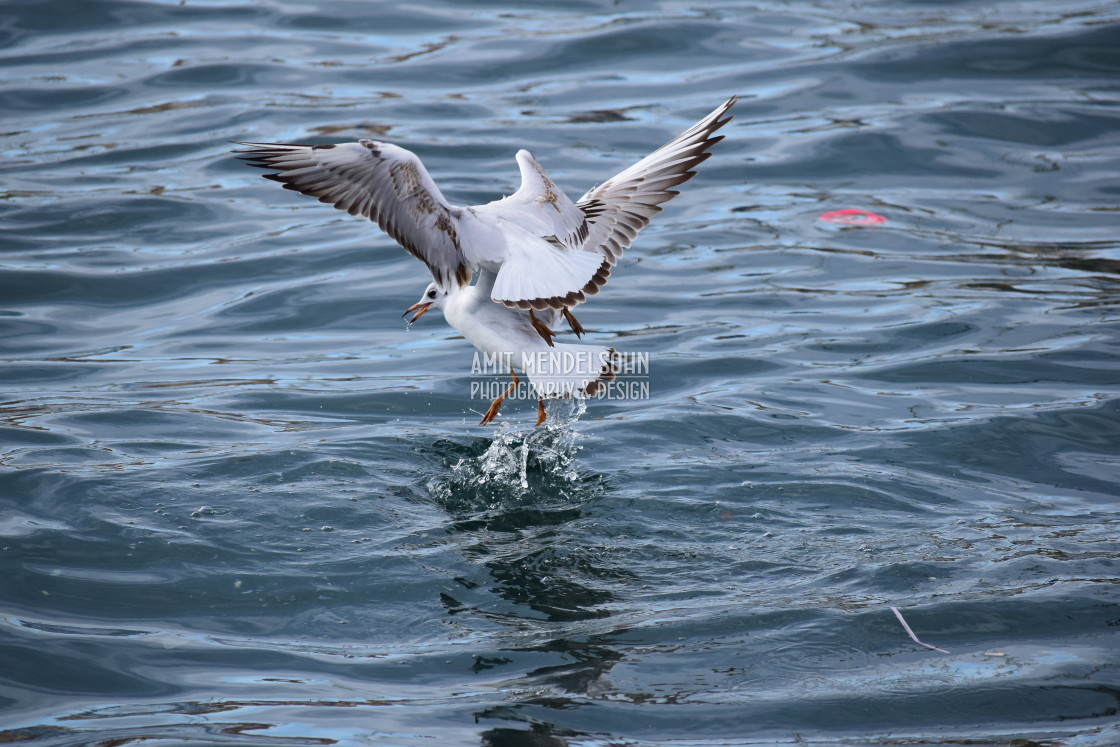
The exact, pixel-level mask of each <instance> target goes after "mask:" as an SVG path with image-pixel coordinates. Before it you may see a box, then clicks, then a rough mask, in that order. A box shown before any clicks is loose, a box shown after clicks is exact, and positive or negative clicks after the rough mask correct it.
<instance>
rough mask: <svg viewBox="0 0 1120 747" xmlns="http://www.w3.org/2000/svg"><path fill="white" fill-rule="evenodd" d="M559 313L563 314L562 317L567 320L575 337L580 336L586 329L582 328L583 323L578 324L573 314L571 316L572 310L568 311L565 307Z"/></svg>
mask: <svg viewBox="0 0 1120 747" xmlns="http://www.w3.org/2000/svg"><path fill="white" fill-rule="evenodd" d="M560 313H561V314H563V315H564V319H565V320H566V321H567V322H568V326H569V327H571V328H572V331H573V332H575V333H576V337H582V336H583V333H584V332H586V331H587V330H585V329H584V328H583V325H582V324H580V323H579V321H578V320H577V319H576V318H575V317H574V316H572V312H570V311H568V310H567V309H562V310H561V311H560Z"/></svg>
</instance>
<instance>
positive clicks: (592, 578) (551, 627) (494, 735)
mask: <svg viewBox="0 0 1120 747" xmlns="http://www.w3.org/2000/svg"><path fill="white" fill-rule="evenodd" d="M553 409H554V411H553V412H550V417H549V420H548V421H547V422H546V426H545V427H542V428H538V429H535V430H533V431H531V432H528V433H526V434H516V433H513V432H512V431H511V430H510V429H509V428H508V427H507V426H502V427H500V428H499V430H498V431H497V433H495V435H494V436H493V438H492V439H479V440H478V441H475V442H473V443H471V444H469V445H465V446H463V445H455V444H451V443H448V442H442V443H440V444H437V446H436V448H437V449H439V450H441V451H442V452H443V455H444V456H443V462H444V467H445V469H446V470H447V472H446V473H445V474H444V475H443V476H441V477H439V478H436V479H434V480H432V481H431V483H430V484H429V490H430V494H431V496H432V498H433V499H434V500H435V501H436V502H437V503H438V504H439V505H440V506H441V507H442V508H443V510H445V511H446V512H447V513H448V515H449V518H450V521H449V523H448V524H447V531H448V532H449V533H450V534H452V535H453V536H454V537H455V538H456V542H457V543H458V545H459V553H460V555H461V557H462V558H463V559H465V560H467V561H469V562H470V563H471V564H472V565H473V566H475V567H477V568H478V569H479V570H480V571H482V572H483V574H480V575H481V579H484V580H481V579H480V577H479V576H476V577H475V579H474V580H471V579H468V578H464V577H458V578H456V579H455V581H456V583H458V584H459V586H460V587H461V589H462V593H456V592H454V591H444V592H442V593H441V594H440V603H441V604H442V605H443V608H444V609H445V610H446V611H447V613H448V614H449V615H452V616H457V617H458V616H462V617H465V618H469V617H470V616H479V617H481V618H482V619H485V620H486V621H487V622H491V623H497V624H499V625H500V626H502V627H505V628H507V629H509V630H511V631H516V633H517V634H518V636H519V638H518V639H517V640H518V641H519V642H518V643H515V644H513V645H509V646H507V647H504V648H498V649H497V650H494V651H492V652H489V653H487V654H485V655H477V656H476V657H475V661H474V665H473V666H472V671H475V672H483V671H487V670H493V671H494V672H495V673H501V672H502V668H503V667H505V666H507V665H511V664H514V663H515V659H517V660H523V662H524V660H528V661H534V660H537V661H539V660H540V659H541V658H542V655H543V657H544V658H545V659H546V661H547V663H545V664H543V665H540V666H535V667H533V668H529V669H526V670H522V671H521V672H520V673H519V674H517V675H515V676H514V678H513V679H512V680H507V681H505V682H503V683H502V684H503V689H505V688H513V689H516V691H518V692H526V691H527V692H529V693H532V694H531V695H530V696H528V697H525V698H518V699H514V700H511V701H509V702H506V703H503V704H502V705H500V706H496V707H491V708H487V709H484V710H481V711H478V712H476V713H475V714H474V716H475V719H476V720H481V719H488V718H489V719H501V720H512V721H529V722H530V723H531V727H530V730H529V731H523V730H519V729H511V728H497V729H490V730H488V731H486V732H484V733H483V734H482V744H484V745H501V744H540V745H562V744H566V741H565V739H564V738H565V737H571V736H575V735H576V733H575V732H572V731H570V730H565V729H561V730H559V731H557V730H556V729H555V727H553V726H552V725H551V724H548V723H543V722H539V721H537V720H533V719H529V718H528V717H527V716H525V715H524V714H523V713H522V711H521V709H522V708H523V707H524V706H537V707H542V706H543V707H546V708H560V709H563V708H569V707H573V706H575V705H577V703H578V702H579V701H580V700H581V699H583V697H584V696H586V695H587V694H589V693H591V692H594V691H595V690H596V689H597V684H598V683H601V681H602V678H603V676H604V675H605V673H606V672H608V671H609V670H610V669H611V667H613V666H614V665H615V664H616V663H617V662H619V661H621V660H622V659H623V654H622V653H621V652H620V651H619V650H618V648H617V647H616V646H615V645H613V643H612V640H611V638H612V637H613V636H615V635H617V634H618V633H619V632H621V631H620V630H608V632H606V633H603V632H602V625H592V627H590V628H589V627H587V626H586V625H581V623H593V622H594V621H606V620H608V619H609V618H610V617H611V616H612V614H613V613H612V611H611V610H610V609H609V608H608V605H610V604H611V603H612V602H616V601H618V599H617V596H616V594H615V593H614V592H613V591H612V587H615V586H616V585H618V584H619V583H620V582H623V583H625V582H631V581H635V580H637V576H636V574H634V573H633V572H631V571H630V570H628V569H626V568H624V567H621V566H619V565H617V564H614V563H611V562H608V558H609V557H610V555H609V554H608V553H607V552H606V548H602V547H595V546H588V545H587V544H586V541H584V542H578V541H576V539H575V538H576V536H577V533H579V532H580V528H581V526H586V524H587V523H588V522H592V521H594V510H593V504H594V502H595V501H596V499H598V498H600V497H601V496H602V495H603V494H604V493H605V492H607V491H608V490H609V486H608V484H607V483H606V481H605V479H604V478H603V476H602V475H600V474H597V473H594V472H588V471H586V470H585V469H583V468H582V465H580V464H579V463H578V461H577V460H576V455H577V454H578V452H579V451H580V448H581V447H580V445H579V434H578V430H577V427H576V426H577V421H578V418H579V416H580V415H581V414H582V413H583V411H584V409H585V406H584V404H583V403H579V402H575V403H566V404H565V403H555V404H554V405H553ZM583 536H586V534H584V535H583ZM494 599H497V600H501V602H500V603H495V602H494V601H493V600H494ZM596 631H598V632H596ZM556 633H563V634H565V635H561V636H558V637H553V636H555V634H556ZM573 633H584V634H583V635H579V634H577V635H572V634H573ZM526 634H528V636H527V640H526V638H525V636H526ZM501 639H502V638H501V636H498V637H497V640H501ZM598 689H601V687H599V688H598Z"/></svg>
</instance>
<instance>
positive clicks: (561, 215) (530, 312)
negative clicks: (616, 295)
mask: <svg viewBox="0 0 1120 747" xmlns="http://www.w3.org/2000/svg"><path fill="white" fill-rule="evenodd" d="M735 101H736V99H735V97H732V98H730V99H728V100H727V101H725V102H724V103H723V104H721V105H720V106H718V107H717V108H716V109H715V110H714V111H712V112H711V113H710V114H708V115H707V116H705V117H704V118H703V119H701V120H700V121H699V122H697V123H696V124H695V125H693V126H692V127H690V128H688V129H687V130H685V131H684V132H682V133H681V134H680V135H678V136H677V137H675V138H673V139H672V140H671V141H670V142H668V143H667V144H666V145H664V146H662V147H661V148H659V149H657V150H656V151H654V152H653V153H651V154H650V155H648V156H646V157H645V158H643V159H642V160H640V161H638V162H637V163H636V164H634V165H633V166H631V167H629V168H627V169H625V170H623V171H622V172H620V173H618V174H616V175H615V176H613V177H611V178H610V179H608V180H607V181H605V182H603V183H602V184H600V185H598V186H596V187H592V188H591V189H590V190H588V191H587V193H586V194H584V195H583V197H581V198H580V199H579V200H578V201H576V202H572V201H571V200H570V199H569V198H568V197H567V196H566V195H565V194H564V193H563V192H562V191H560V189H559V188H558V187H557V186H556V184H555V183H553V181H552V180H551V179H549V178H548V176H547V175H546V174H545V172H544V169H543V168H542V167H541V166H540V164H539V163H537V161H536V159H534V158H533V156H532V155H531V154H530V153H529V152H528V151H525V150H521V151H518V152H517V155H516V161H517V165H518V168H519V170H520V172H521V187H520V188H519V189H518V190H517V191H516V192H514V193H513V194H512V195H510V196H509V197H505V198H503V199H500V200H496V201H494V202H490V203H487V204H485V205H475V206H472V207H458V206H454V205H451V204H450V203H448V202H447V200H446V199H444V197H443V194H442V193H441V192H440V191H439V188H438V187H437V186H436V185H435V182H434V181H432V178H431V176H429V174H428V172H427V170H426V169H425V168H424V165H423V164H422V163H421V162H420V159H419V158H417V156H416V154H414V153H412V152H411V151H408V150H405V149H404V148H401V147H399V146H396V145H392V144H389V143H383V142H379V141H376V140H365V139H363V140H359V141H358V142H356V143H339V144H334V145H286V144H270V143H238V144H239V145H242V146H245V147H244V148H242V149H240V150H238V151H236V152H237V153H239V154H241V155H240V157H241V158H243V159H245V160H246V161H248V162H249V164H250V165H253V166H258V167H260V168H264V169H270V170H272V172H273V173H269V174H265V178H267V179H272V180H273V181H277V182H280V183H281V184H283V185H284V187H285V188H286V189H291V190H295V191H297V192H300V193H302V194H306V195H310V196H312V197H316V198H318V199H319V201H320V202H325V203H328V204H331V205H334V206H335V207H336V208H339V209H340V210H345V211H347V212H348V213H350V214H351V215H364V216H366V217H367V218H369V219H371V220H373V221H374V222H376V223H377V224H378V225H379V226H380V227H381V229H382V230H384V231H385V232H386V233H387V234H389V235H390V236H391V237H392V238H393V239H395V240H396V241H397V242H398V243H399V244H400V245H401V246H402V247H404V248H405V249H406V250H407V251H408V252H409V253H411V254H412V255H413V256H415V257H416V258H417V259H419V260H421V261H422V262H424V264H426V265H427V266H428V269H429V271H430V272H431V274H432V277H433V280H434V282H433V283H432V284H431V285H430V286H428V288H427V289H426V290H425V292H424V296H423V297H422V298H421V300H420V301H419V302H417V303H416V304H414V305H413V306H411V307H410V308H409V309H408V311H406V312H405V315H407V314H410V313H413V312H415V315H414V316H413V317H412V319H411V321H410V323H411V322H415V321H416V320H417V319H419V318H420V317H422V316H423V315H424V314H426V313H427V312H428V311H429V310H430V309H432V308H439V309H441V310H442V311H443V313H444V317H445V318H446V319H447V322H448V323H449V324H450V325H451V326H452V327H454V328H455V329H456V330H458V331H459V332H460V333H461V334H462V335H463V336H464V337H465V338H467V340H469V341H470V342H471V343H472V344H474V345H475V347H477V348H478V349H479V350H480V351H482V352H483V353H486V354H491V353H492V354H495V355H502V356H506V357H508V359H509V364H510V365H509V373H510V375H511V377H513V380H514V384H511V385H510V388H509V389H507V390H506V393H505V394H503V395H502V396H500V397H497V398H496V399H495V400H494V401H493V403H492V404H491V406H490V409H489V410H488V411H487V413H486V415H485V416H484V417H483V419H482V422H483V423H488V422H490V421H491V420H493V418H494V416H495V415H496V414H497V411H498V407H499V406H500V405H501V402H502V400H503V398H504V397H505V396H508V393H509V392H511V391H512V389H513V387H514V386H516V384H517V383H518V381H519V380H518V379H517V375H516V372H517V371H521V372H523V373H525V374H527V375H528V377H529V381H530V384H531V385H532V386H533V389H534V393H536V394H537V395H538V412H539V415H538V424H539V423H540V422H541V421H542V420H543V413H544V410H543V404H542V402H541V399H540V398H544V397H564V396H590V395H592V394H593V393H594V392H595V391H597V390H598V387H599V385H601V383H602V382H603V381H607V380H608V379H606V378H604V377H607V376H609V375H611V372H612V371H613V364H612V365H608V364H607V363H603V364H602V365H600V363H599V360H600V356H599V354H605V353H606V352H607V351H608V348H605V347H601V346H593V345H564V344H563V343H558V342H556V341H554V339H553V338H554V337H555V332H554V331H553V328H554V327H555V326H556V325H558V324H559V323H560V321H561V320H563V321H565V322H566V323H567V324H568V326H569V327H570V328H571V329H572V331H573V332H574V333H575V334H576V335H577V337H578V336H580V335H582V334H583V333H584V329H583V327H582V325H580V323H579V322H578V321H577V320H576V318H575V316H573V315H572V311H571V310H572V309H573V308H575V307H576V306H578V305H579V304H581V303H583V302H584V301H586V300H587V297H588V296H590V295H594V294H596V293H598V292H599V289H600V288H601V287H602V286H603V285H604V284H605V283H606V282H607V279H608V277H610V274H611V269H612V268H613V267H614V266H615V264H616V263H617V262H618V260H619V258H620V257H621V256H622V253H623V251H625V249H626V248H627V247H629V246H630V244H631V242H632V241H633V240H634V238H635V236H637V233H638V231H640V230H641V229H642V228H644V227H645V226H646V225H647V224H648V223H649V220H650V218H651V217H652V216H654V215H656V214H657V213H659V212H661V204H662V203H664V202H667V201H668V200H670V199H672V198H673V197H675V196H676V195H677V194H678V193H677V192H676V191H675V190H674V189H673V187H675V186H677V185H679V184H681V183H683V182H686V181H688V180H689V179H691V178H692V177H693V176H695V173H696V172H695V171H693V169H694V168H695V167H696V166H697V165H698V164H700V163H701V162H703V161H704V160H706V159H707V158H708V157H709V156H710V155H711V153H710V149H711V147H712V146H713V145H715V144H716V143H718V142H719V141H720V140H722V139H723V136H722V135H716V134H715V133H716V131H717V130H719V129H720V128H721V127H723V126H724V125H725V124H727V122H729V121H730V120H731V117H730V115H729V114H728V112H729V110H730V109H731V107H732V106H734V104H735ZM472 278H473V279H474V282H473V284H472ZM541 353H557V354H563V355H564V356H576V357H577V358H578V359H579V360H583V359H584V358H586V359H587V363H586V365H585V366H582V367H581V366H579V365H576V366H575V368H574V369H572V368H571V365H572V361H567V362H566V363H565V364H564V365H565V366H566V368H565V370H564V373H565V374H566V375H565V376H564V377H560V378H557V376H558V372H557V371H555V370H553V369H554V368H555V366H556V362H555V360H553V361H552V362H550V363H548V364H547V365H545V364H540V363H534V362H532V361H538V360H546V361H547V360H548V359H549V356H548V355H543V356H542V355H540V354H541ZM612 353H613V351H612ZM530 358H531V359H532V361H530V360H529V359H530ZM596 382H599V384H597V383H596Z"/></svg>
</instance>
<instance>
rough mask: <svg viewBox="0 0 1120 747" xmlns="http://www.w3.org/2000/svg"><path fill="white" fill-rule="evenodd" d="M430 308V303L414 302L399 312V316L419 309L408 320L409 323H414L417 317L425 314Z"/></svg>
mask: <svg viewBox="0 0 1120 747" xmlns="http://www.w3.org/2000/svg"><path fill="white" fill-rule="evenodd" d="M430 308H432V304H431V303H414V304H412V305H411V306H409V307H408V308H407V309H405V311H404V313H403V314H401V316H408V315H409V314H411V313H412V312H414V311H416V310H417V309H419V311H416V316H414V317H412V318H411V319H409V320H408V323H409V324H414V323H415V322H416V320H417V319H419V318H420V317H422V316H424V315H425V314H427V313H428V309H430Z"/></svg>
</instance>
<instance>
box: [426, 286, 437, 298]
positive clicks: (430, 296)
mask: <svg viewBox="0 0 1120 747" xmlns="http://www.w3.org/2000/svg"><path fill="white" fill-rule="evenodd" d="M435 297H436V289H435V288H432V289H431V290H430V291H428V298H435Z"/></svg>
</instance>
